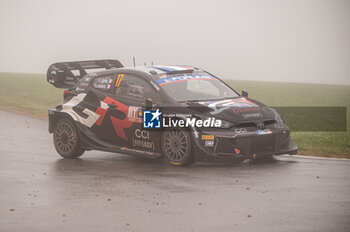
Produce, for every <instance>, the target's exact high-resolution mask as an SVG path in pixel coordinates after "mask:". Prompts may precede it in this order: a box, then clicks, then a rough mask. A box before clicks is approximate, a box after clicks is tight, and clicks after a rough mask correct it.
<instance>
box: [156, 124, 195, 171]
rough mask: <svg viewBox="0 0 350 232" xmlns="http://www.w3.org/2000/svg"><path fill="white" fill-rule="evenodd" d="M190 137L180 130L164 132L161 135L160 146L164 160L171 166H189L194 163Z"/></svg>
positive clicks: (187, 133)
mask: <svg viewBox="0 0 350 232" xmlns="http://www.w3.org/2000/svg"><path fill="white" fill-rule="evenodd" d="M191 142H192V141H191V136H190V133H189V132H188V131H185V130H183V129H180V128H174V129H170V130H166V131H165V132H163V134H162V139H161V146H162V152H163V156H164V158H165V159H166V160H167V161H168V163H169V164H171V165H173V166H189V165H192V164H193V163H195V159H194V155H193V152H192V151H193V149H192V144H191Z"/></svg>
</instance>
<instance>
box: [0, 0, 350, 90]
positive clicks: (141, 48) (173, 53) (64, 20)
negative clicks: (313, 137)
mask: <svg viewBox="0 0 350 232" xmlns="http://www.w3.org/2000/svg"><path fill="white" fill-rule="evenodd" d="M0 32H1V34H0V71H2V72H31V73H45V72H46V70H47V68H48V66H49V65H50V64H51V63H54V62H58V61H73V60H89V59H102V58H114V59H119V60H120V61H121V62H122V63H123V64H124V65H125V66H130V65H132V57H133V56H135V57H136V63H137V64H138V65H143V64H144V63H145V62H146V63H147V64H150V63H151V62H154V63H155V64H188V65H193V66H197V67H200V68H203V69H206V70H208V71H209V72H211V73H214V74H216V75H217V76H219V77H221V78H228V79H238V80H265V81H283V82H312V83H332V84H343V85H344V84H346V85H349V84H350V1H347V0H290V1H285V0H266V1H261V0H241V1H233V0H231V1H230V0H227V1H225V0H216V1H205V0H201V1H190V0H187V1H183V0H176V1H165V0H147V1H137V0H129V1H127V0H124V1H116V0H115V1H107V0H100V1H87V0H85V1H84V0H82V1H62V0H61V1H51V0H42V1H30V0H23V1H16V0H0Z"/></svg>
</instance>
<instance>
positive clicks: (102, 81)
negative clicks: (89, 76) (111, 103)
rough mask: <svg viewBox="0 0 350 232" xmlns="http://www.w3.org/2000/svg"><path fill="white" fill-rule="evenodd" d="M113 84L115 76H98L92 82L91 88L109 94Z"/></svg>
mask: <svg viewBox="0 0 350 232" xmlns="http://www.w3.org/2000/svg"><path fill="white" fill-rule="evenodd" d="M112 84H113V76H112V75H108V76H98V77H96V78H95V79H93V80H92V82H91V86H92V87H93V88H95V89H98V90H102V91H105V92H109V91H110V89H111V88H112Z"/></svg>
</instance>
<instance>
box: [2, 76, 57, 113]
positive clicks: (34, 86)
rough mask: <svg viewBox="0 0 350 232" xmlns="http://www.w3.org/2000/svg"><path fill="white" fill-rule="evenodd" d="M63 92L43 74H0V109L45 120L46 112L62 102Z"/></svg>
mask: <svg viewBox="0 0 350 232" xmlns="http://www.w3.org/2000/svg"><path fill="white" fill-rule="evenodd" d="M62 96H63V90H62V89H57V88H55V87H53V86H52V85H50V84H49V83H48V82H47V81H46V76H45V75H43V74H16V73H0V107H1V108H3V109H7V110H13V111H20V112H21V113H25V114H30V115H33V116H36V117H39V118H42V119H43V118H47V110H48V109H49V108H54V107H55V106H56V105H57V104H58V103H59V102H60V101H62V98H63V97H62Z"/></svg>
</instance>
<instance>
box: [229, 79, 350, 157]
mask: <svg viewBox="0 0 350 232" xmlns="http://www.w3.org/2000/svg"><path fill="white" fill-rule="evenodd" d="M227 83H228V84H230V85H231V86H232V87H233V88H234V89H236V90H237V91H239V92H241V91H242V90H246V91H248V92H249V97H251V98H254V99H256V100H258V101H261V102H263V103H264V104H266V105H268V106H271V107H282V106H298V107H300V106H321V107H324V106H325V107H347V131H346V132H341V131H334V132H314V131H312V132H311V131H310V132H292V137H293V138H294V140H295V141H296V143H297V144H298V147H299V154H304V155H317V156H323V157H340V158H350V131H349V126H350V86H346V85H344V86H341V85H324V84H301V83H278V82H261V81H238V80H228V81H227Z"/></svg>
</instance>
